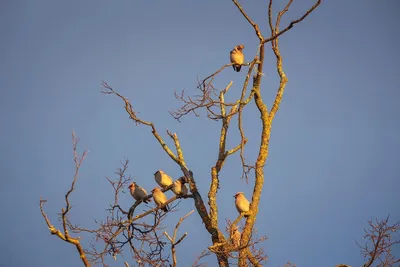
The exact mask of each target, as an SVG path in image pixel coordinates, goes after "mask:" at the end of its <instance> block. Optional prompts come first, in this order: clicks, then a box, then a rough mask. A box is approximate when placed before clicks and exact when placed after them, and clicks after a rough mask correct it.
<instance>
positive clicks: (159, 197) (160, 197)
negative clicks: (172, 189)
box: [151, 187, 168, 212]
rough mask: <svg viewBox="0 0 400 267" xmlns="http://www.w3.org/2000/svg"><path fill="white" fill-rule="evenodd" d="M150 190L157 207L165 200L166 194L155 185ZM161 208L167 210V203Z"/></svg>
mask: <svg viewBox="0 0 400 267" xmlns="http://www.w3.org/2000/svg"><path fill="white" fill-rule="evenodd" d="M151 192H152V193H153V198H154V202H155V203H156V205H157V207H161V206H162V205H164V203H165V202H167V200H168V199H167V196H166V195H165V194H164V193H163V192H162V191H161V189H160V188H158V187H156V188H154V189H153V190H151ZM162 210H163V211H165V212H167V211H168V205H166V206H164V207H163V208H162Z"/></svg>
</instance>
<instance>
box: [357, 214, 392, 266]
mask: <svg viewBox="0 0 400 267" xmlns="http://www.w3.org/2000/svg"><path fill="white" fill-rule="evenodd" d="M368 224H369V228H368V229H365V230H364V232H365V235H364V237H363V238H364V239H366V240H367V241H366V243H365V244H364V245H360V244H359V243H358V242H357V245H358V246H359V247H360V248H361V254H362V255H363V256H364V258H365V259H366V260H367V261H366V262H365V264H364V265H363V267H370V266H372V264H373V263H375V264H376V265H375V266H378V267H384V266H395V264H396V263H400V258H399V257H395V256H394V255H393V254H392V249H393V246H394V245H398V244H400V238H399V237H397V238H396V239H393V235H395V234H396V232H397V231H398V230H399V229H400V221H399V222H397V223H395V224H393V225H389V216H387V217H386V218H385V219H383V220H380V221H378V220H377V219H376V220H375V222H373V220H370V221H368Z"/></svg>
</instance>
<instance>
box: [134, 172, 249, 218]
mask: <svg viewBox="0 0 400 267" xmlns="http://www.w3.org/2000/svg"><path fill="white" fill-rule="evenodd" d="M154 180H155V181H156V182H157V184H158V185H159V186H160V187H161V188H160V187H155V188H154V189H153V190H151V193H153V199H154V203H156V205H157V207H158V208H161V209H162V210H163V211H165V212H167V211H168V210H169V207H168V205H165V203H166V202H167V201H168V198H167V196H166V195H165V194H164V192H163V191H162V190H161V189H165V188H167V187H170V186H171V185H172V187H171V190H172V192H174V194H175V195H177V196H187V195H188V189H187V187H186V185H185V181H184V180H185V177H181V178H179V179H177V180H176V181H175V182H174V181H173V180H172V178H171V177H170V176H169V175H168V174H166V173H165V172H164V171H162V170H158V171H156V172H155V173H154ZM129 190H130V193H131V195H132V197H133V198H134V199H135V200H136V201H139V200H141V201H143V202H145V203H149V202H150V201H151V198H148V197H147V195H148V194H147V191H146V189H144V188H143V187H141V186H140V185H138V184H137V183H136V182H133V183H131V184H130V185H129ZM234 197H235V205H236V209H237V211H238V212H239V213H240V214H241V213H243V212H244V213H246V212H248V211H249V209H250V202H249V201H248V200H247V199H246V197H245V196H244V194H243V192H238V193H236V194H235V195H234ZM245 216H247V215H245Z"/></svg>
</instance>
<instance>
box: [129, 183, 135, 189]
mask: <svg viewBox="0 0 400 267" xmlns="http://www.w3.org/2000/svg"><path fill="white" fill-rule="evenodd" d="M135 186H136V183H135V182H133V183H131V184H130V185H129V186H128V188H129V189H132V188H134V187H135Z"/></svg>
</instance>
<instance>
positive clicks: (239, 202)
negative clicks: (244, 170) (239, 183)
mask: <svg viewBox="0 0 400 267" xmlns="http://www.w3.org/2000/svg"><path fill="white" fill-rule="evenodd" d="M234 197H235V205H236V209H237V211H238V212H239V213H242V212H248V211H249V210H250V203H249V201H248V200H247V199H246V197H245V196H244V194H243V192H237V193H236V195H235V196H234ZM245 217H247V216H245Z"/></svg>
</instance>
